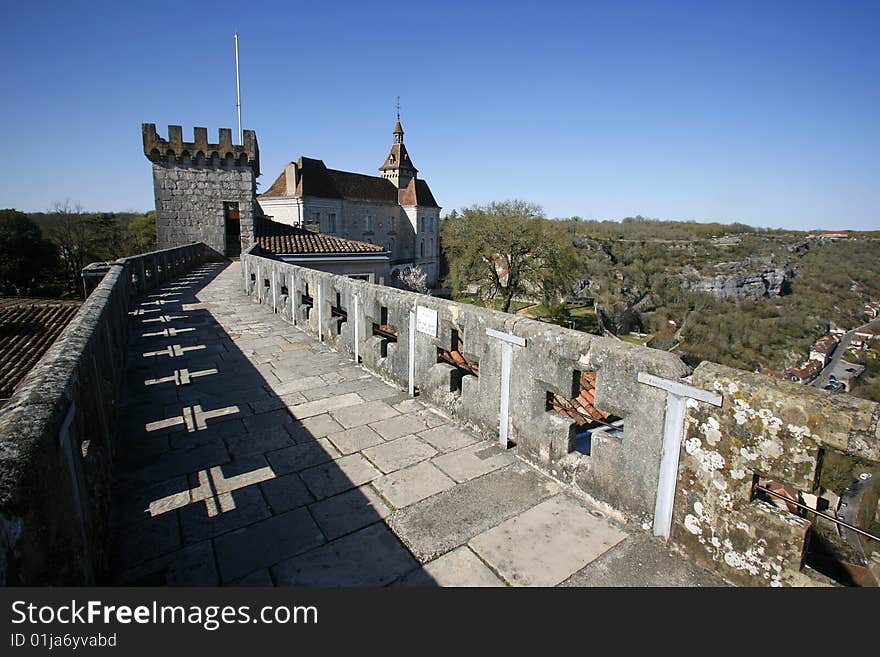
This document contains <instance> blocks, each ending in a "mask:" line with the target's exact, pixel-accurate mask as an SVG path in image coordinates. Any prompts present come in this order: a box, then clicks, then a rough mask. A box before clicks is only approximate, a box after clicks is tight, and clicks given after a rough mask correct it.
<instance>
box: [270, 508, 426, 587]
mask: <svg viewBox="0 0 880 657" xmlns="http://www.w3.org/2000/svg"><path fill="white" fill-rule="evenodd" d="M416 566H418V563H417V562H416V560H415V559H413V558H412V555H410V553H409V552H408V551H407V549H406V548H405V547H404V546H403V545H401V543H400V541H399V540H398V538H397V537H396V536H395V535H394V534H393V533H392V532H391V531H390V530H389V529H388V527H386V526H385V525H384V524H383V523H376V524H374V525H370V526H369V527H367V528H366V529H362V530H360V531H358V532H355V533H354V534H349V535H348V536H345V537H343V538H340V539H339V540H336V541H333V542H332V543H329V544H327V545H325V546H323V547H321V548H318V549H317V550H312V551H311V552H309V553H307V554H304V555H302V556H300V557H296V558H293V559H289V560H287V561H284V562H283V563H280V564H278V565H276V566H274V567H273V568H272V574H273V575H274V577H275V579H276V581H277V582H278V584H279V586H340V585H343V583H344V585H345V586H372V587H375V586H385V585H386V584H390V583H391V582H393V581H394V580H396V579H398V578H399V577H401V576H402V575H405V574H406V573H407V572H409V571H411V570H413V569H414V568H416Z"/></svg>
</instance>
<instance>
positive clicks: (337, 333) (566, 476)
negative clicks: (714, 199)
mask: <svg viewBox="0 0 880 657" xmlns="http://www.w3.org/2000/svg"><path fill="white" fill-rule="evenodd" d="M242 266H243V276H244V281H243V285H244V288H245V291H246V293H247V294H248V295H250V296H251V297H252V298H253V299H254V300H255V301H258V302H261V303H264V304H267V305H270V306H272V307H273V308H274V310H275V312H277V313H278V314H279V315H281V317H282V318H283V319H285V320H286V321H289V322H291V323H295V324H296V326H297V327H299V328H300V329H303V330H306V331H307V332H309V333H311V334H313V335H318V334H319V333H320V336H321V339H322V340H323V341H324V342H325V343H326V344H328V345H330V346H331V347H333V348H335V349H336V350H337V351H339V352H341V353H344V354H347V355H348V356H349V357H351V358H354V356H355V350H357V355H358V358H359V362H360V364H361V365H363V366H364V367H366V368H367V369H369V370H370V371H372V372H374V373H375V374H377V375H379V376H381V377H382V378H383V379H385V380H387V381H389V382H391V383H394V384H396V385H398V386H400V387H402V388H404V389H406V388H407V387H408V385H409V383H410V376H409V373H410V357H409V338H410V313H411V311H416V309H417V308H423V309H428V310H429V311H433V312H436V313H437V332H436V333H435V334H434V335H428V334H426V333H423V332H420V331H415V332H414V359H413V364H414V378H413V384H414V388H415V390H416V391H417V392H418V395H419V398H420V399H422V400H423V401H426V402H428V403H430V404H431V405H434V406H438V407H441V408H442V409H444V410H445V411H446V412H448V413H449V414H450V415H452V416H453V417H455V418H456V419H457V420H459V421H460V422H462V423H464V424H466V425H468V426H470V427H471V428H473V429H475V430H476V431H477V432H479V433H481V434H482V435H483V436H485V437H486V438H489V439H493V440H497V439H498V437H499V432H500V422H499V418H500V405H501V399H502V380H503V378H502V367H503V352H504V350H505V349H506V347H504V346H503V344H502V340H500V339H499V338H498V337H495V335H493V334H492V332H495V331H497V332H501V333H505V334H510V335H513V336H516V340H517V341H522V342H524V345H523V346H520V345H517V344H512V345H509V349H510V359H511V360H510V372H511V377H510V388H509V416H508V423H507V430H508V438H509V441H510V443H511V444H512V445H513V446H515V449H516V451H517V453H518V455H519V456H521V457H522V458H524V459H526V460H528V461H530V462H532V463H533V464H535V465H537V466H538V467H540V468H542V469H544V470H545V471H547V472H549V473H550V474H552V475H554V476H556V477H557V478H559V479H561V480H563V481H565V482H566V483H568V484H570V485H572V486H574V487H576V488H578V489H580V490H582V491H584V492H586V493H588V494H589V495H591V496H593V497H594V498H596V499H597V500H599V501H601V502H605V503H607V504H609V505H610V506H611V507H614V508H615V509H617V510H620V511H622V512H624V515H626V516H627V517H629V518H630V519H631V520H635V521H637V522H640V523H641V524H642V526H643V527H645V528H650V527H651V526H652V522H653V519H654V505H655V501H656V498H657V489H658V483H659V479H660V476H659V471H660V461H661V457H662V455H663V445H664V437H665V436H666V434H667V433H668V432H667V431H666V427H665V424H666V422H667V417H666V402H667V393H666V392H665V391H664V390H661V389H658V388H656V387H653V385H647V384H646V383H641V382H640V381H639V375H640V373H644V374H650V375H654V376H655V377H661V378H662V379H666V381H667V382H669V383H671V384H672V387H673V388H674V387H675V385H678V382H680V381H681V380H682V379H685V381H686V382H687V383H688V384H689V385H690V386H692V387H695V388H698V389H701V390H704V391H707V392H711V393H717V394H719V395H721V400H722V401H721V406H720V407H715V406H712V405H711V404H708V403H703V402H696V401H693V400H691V401H690V402H688V405H687V411H686V412H685V413H684V426H685V428H684V436H683V443H682V448H681V450H680V456H679V464H678V470H677V471H678V477H677V482H676V492H675V504H674V512H673V518H672V528H671V537H670V540H671V541H673V542H675V543H676V544H677V545H678V546H680V547H681V548H682V549H684V550H685V551H686V552H687V553H688V554H689V555H690V556H692V557H693V558H694V559H695V560H696V561H698V562H699V563H701V564H702V565H703V566H706V567H708V568H710V569H712V570H715V571H717V572H719V573H721V574H722V575H724V576H725V577H727V578H728V579H730V580H731V581H735V582H739V583H742V584H746V585H798V584H813V585H814V584H816V583H817V582H819V581H820V580H817V579H813V578H812V577H813V576H812V575H811V574H807V573H806V572H805V571H803V570H802V568H801V562H802V559H803V554H804V548H805V542H806V538H807V532H808V531H809V528H810V521H809V520H807V519H805V518H803V517H800V516H798V515H795V514H792V513H788V512H786V511H784V510H780V509H779V508H778V507H777V506H775V505H771V504H768V503H765V502H762V501H759V500H756V499H755V489H754V484H755V482H756V481H757V479H756V477H757V476H758V475H761V476H765V477H769V478H772V479H774V480H777V481H779V482H782V483H784V484H787V485H790V486H793V487H795V488H796V489H798V490H803V491H808V492H809V491H813V490H814V488H815V483H816V475H817V472H818V468H819V467H820V462H821V456H822V451H823V450H828V449H833V450H837V451H840V452H842V453H845V454H848V455H852V456H857V457H860V458H862V459H865V460H868V461H875V462H876V461H880V429H878V418H880V404H875V403H871V402H867V401H864V400H859V399H856V398H852V397H849V396H845V395H831V394H829V393H827V392H825V391H822V390H816V389H813V388H809V387H805V386H798V385H794V384H791V383H787V382H782V381H777V380H775V379H771V378H769V377H763V376H761V375H757V374H751V373H748V372H743V371H740V370H735V369H731V368H726V367H722V366H720V365H716V364H713V363H702V364H701V365H700V366H699V367H698V368H697V369H696V370H695V371H694V373H693V375H692V376H691V377H689V378H686V375H688V374H689V370H688V368H687V367H686V366H685V365H684V364H683V363H682V362H681V361H680V360H679V359H678V358H677V357H676V356H674V355H672V354H669V353H667V352H662V351H657V350H653V349H648V348H645V347H638V346H635V345H630V344H627V343H625V342H621V341H618V340H614V339H610V338H603V337H598V336H594V335H590V334H587V333H581V332H577V331H572V330H568V329H563V328H560V327H557V326H554V325H549V324H544V323H540V322H535V321H532V320H528V319H524V318H520V317H517V316H515V315H510V314H506V313H501V312H496V311H492V310H487V309H483V308H478V307H475V306H470V305H465V304H460V303H455V302H451V301H447V300H444V299H438V298H433V297H428V296H423V295H418V294H414V293H411V292H406V291H402V290H397V289H393V288H387V287H380V286H375V285H370V284H368V283H365V282H361V281H354V280H351V279H347V278H344V277H340V276H334V275H332V274H327V273H324V272H318V271H314V270H309V269H306V268H302V267H297V266H294V265H290V264H287V263H281V262H278V261H275V260H271V259H268V258H264V257H257V256H255V255H253V254H251V253H247V254H245V255H244V256H243V258H242ZM333 307H335V308H336V310H335V312H334V308H333ZM340 310H341V311H342V313H340V312H339V311H340ZM342 314H344V317H343V316H341V315H342ZM355 318H357V319H355ZM319 319H320V327H319ZM355 325H357V335H355ZM375 325H383V326H384V329H383V330H382V331H374V326H375ZM453 331H455V334H453ZM394 332H396V334H397V335H396V340H394V339H390V338H389V334H390V333H394ZM453 339H455V341H456V342H455V344H453ZM459 339H460V340H461V342H462V346H461V347H460V348H459V347H458V340H459ZM453 349H457V350H458V351H460V352H461V354H462V355H463V356H464V357H465V358H466V359H468V360H469V361H470V362H471V363H475V364H477V365H478V368H477V372H476V374H473V373H470V374H468V373H463V372H462V371H461V370H460V369H457V368H456V367H454V366H452V365H451V364H448V363H447V362H442V361H439V359H438V350H447V351H448V350H453ZM438 361H439V362H438ZM581 372H587V373H591V374H593V375H594V376H595V388H594V393H595V406H596V407H597V408H599V409H601V410H603V411H605V412H608V413H611V414H612V415H614V416H617V417H620V418H622V419H623V431H622V435H619V436H615V435H614V434H613V433H609V432H598V433H594V434H593V437H592V444H591V447H590V450H589V454H586V453H584V452H583V451H579V450H577V449H576V443H575V428H576V427H575V423H574V422H573V421H572V420H571V419H570V418H569V417H566V416H563V415H561V414H559V413H557V412H555V411H554V410H552V409H550V404H549V398H550V396H552V395H559V396H561V397H563V398H571V397H573V396H574V395H575V394H577V385H576V381H577V377H578V375H579V374H580V373H581ZM645 378H646V379H647V378H649V377H645ZM679 436H680V434H679ZM667 438H668V436H667ZM674 472H675V470H674V469H673V476H674ZM655 533H658V534H659V535H663V533H662V532H659V531H658V530H657V528H656V527H655Z"/></svg>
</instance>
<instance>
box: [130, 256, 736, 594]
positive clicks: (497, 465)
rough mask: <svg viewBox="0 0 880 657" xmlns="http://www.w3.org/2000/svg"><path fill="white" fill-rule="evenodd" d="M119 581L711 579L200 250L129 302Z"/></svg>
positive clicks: (667, 582) (540, 582)
mask: <svg viewBox="0 0 880 657" xmlns="http://www.w3.org/2000/svg"><path fill="white" fill-rule="evenodd" d="M124 403H125V406H124V408H123V409H122V412H121V418H122V422H121V429H120V435H119V436H118V443H117V444H118V453H117V473H118V476H117V489H116V495H115V502H116V504H115V509H114V526H115V534H116V543H115V555H116V556H115V566H114V569H115V573H116V575H115V580H114V583H118V584H139V585H150V584H156V585H182V586H183V585H186V586H191V585H210V586H213V585H219V584H224V585H256V586H271V585H279V586H385V585H423V586H462V585H464V586H506V585H533V586H555V585H560V584H561V585H574V586H582V585H606V586H608V585H610V586H623V585H637V586H645V585H688V586H694V585H706V584H709V585H717V584H722V582H721V581H720V580H717V579H715V578H713V577H712V576H710V575H707V574H706V573H703V572H702V571H699V570H698V569H696V568H695V567H694V566H692V565H691V564H690V563H688V562H687V561H686V560H685V559H683V558H681V557H679V556H678V555H676V554H673V553H672V552H670V551H669V550H668V549H667V548H666V547H665V546H664V545H663V544H662V543H660V542H657V541H655V540H654V539H652V538H650V537H649V536H648V535H647V533H646V532H643V531H641V530H639V529H637V528H632V527H627V526H622V525H620V524H618V523H615V522H613V521H611V520H610V519H609V518H607V517H605V516H604V515H603V514H602V513H601V512H600V511H599V510H597V509H595V508H592V507H591V506H590V505H589V504H587V503H586V502H584V501H583V500H581V499H579V498H577V497H575V496H574V495H573V494H572V493H570V492H569V491H568V490H567V489H565V488H563V487H562V486H560V485H559V484H558V483H556V482H555V481H553V480H551V479H550V478H548V477H546V476H544V475H542V474H540V473H539V472H537V471H536V470H534V469H533V468H531V467H530V466H528V465H526V464H525V463H523V462H521V461H519V460H518V459H517V458H516V456H515V454H514V453H512V452H507V451H503V450H501V449H500V448H498V447H497V446H495V445H494V444H491V443H488V442H485V441H481V440H480V439H478V438H477V437H476V436H474V435H473V434H471V433H470V432H468V431H467V430H464V429H462V428H460V427H459V426H456V425H455V424H454V423H453V422H452V421H451V420H449V419H448V418H446V417H444V416H443V415H441V414H440V413H438V412H435V411H433V410H431V409H429V408H426V407H425V406H424V405H423V404H421V403H420V402H419V401H417V400H413V399H410V398H409V397H408V396H407V394H406V393H405V392H403V391H401V390H398V389H397V388H394V387H392V386H389V385H387V384H385V383H383V382H382V381H380V380H379V379H377V378H376V377H374V376H373V375H371V374H369V373H368V372H366V371H365V370H363V369H361V368H360V367H357V366H355V365H353V364H352V362H351V361H350V360H348V359H346V358H344V357H342V356H340V355H338V354H336V353H335V352H333V351H331V350H330V349H329V348H327V347H326V346H324V345H323V344H321V343H319V342H317V341H316V340H314V339H313V338H311V337H309V336H308V335H306V334H305V333H302V332H300V331H299V330H297V329H295V328H293V327H292V326H290V325H289V324H287V323H285V322H284V321H282V320H281V319H280V318H279V317H278V316H277V315H275V314H274V313H272V312H271V310H270V309H268V308H266V307H264V306H261V305H257V304H254V303H253V302H252V301H251V300H249V299H248V298H246V297H245V296H244V295H243V293H242V291H241V270H240V266H239V263H237V262H236V263H232V264H216V265H206V266H204V267H201V268H200V269H198V270H196V271H194V272H192V273H191V274H189V275H187V276H185V277H183V278H181V279H179V280H178V281H176V282H175V283H173V284H170V285H167V286H165V287H164V288H162V289H161V290H158V291H156V292H154V293H151V294H150V295H148V296H147V297H145V298H144V299H141V300H139V301H138V302H137V304H136V305H135V306H134V307H133V308H132V311H131V333H130V342H129V353H128V369H127V384H126V393H125V399H124Z"/></svg>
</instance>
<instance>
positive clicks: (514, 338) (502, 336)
mask: <svg viewBox="0 0 880 657" xmlns="http://www.w3.org/2000/svg"><path fill="white" fill-rule="evenodd" d="M486 335H488V336H489V337H490V338H498V339H499V340H504V342H509V343H510V344H515V345H517V346H518V347H525V346H526V339H525V338H521V337H519V336H518V335H514V334H513V333H503V332H501V331H496V330H495V329H490V328H487V329H486Z"/></svg>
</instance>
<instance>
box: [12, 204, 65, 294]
mask: <svg viewBox="0 0 880 657" xmlns="http://www.w3.org/2000/svg"><path fill="white" fill-rule="evenodd" d="M56 259H57V251H56V250H55V247H54V245H53V244H52V243H51V242H49V241H48V240H45V239H43V234H42V232H41V231H40V227H39V226H37V224H36V223H34V221H33V220H31V219H30V218H29V217H28V216H27V215H26V214H25V213H23V212H19V211H17V210H12V209H7V210H0V290H3V291H4V292H6V293H12V294H14V295H15V296H26V295H29V294H32V293H33V290H34V289H35V288H39V287H43V286H44V285H45V284H46V280H45V279H46V278H51V271H52V270H53V269H54V267H55V264H56V262H57V260H56ZM41 279H42V280H41Z"/></svg>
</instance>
